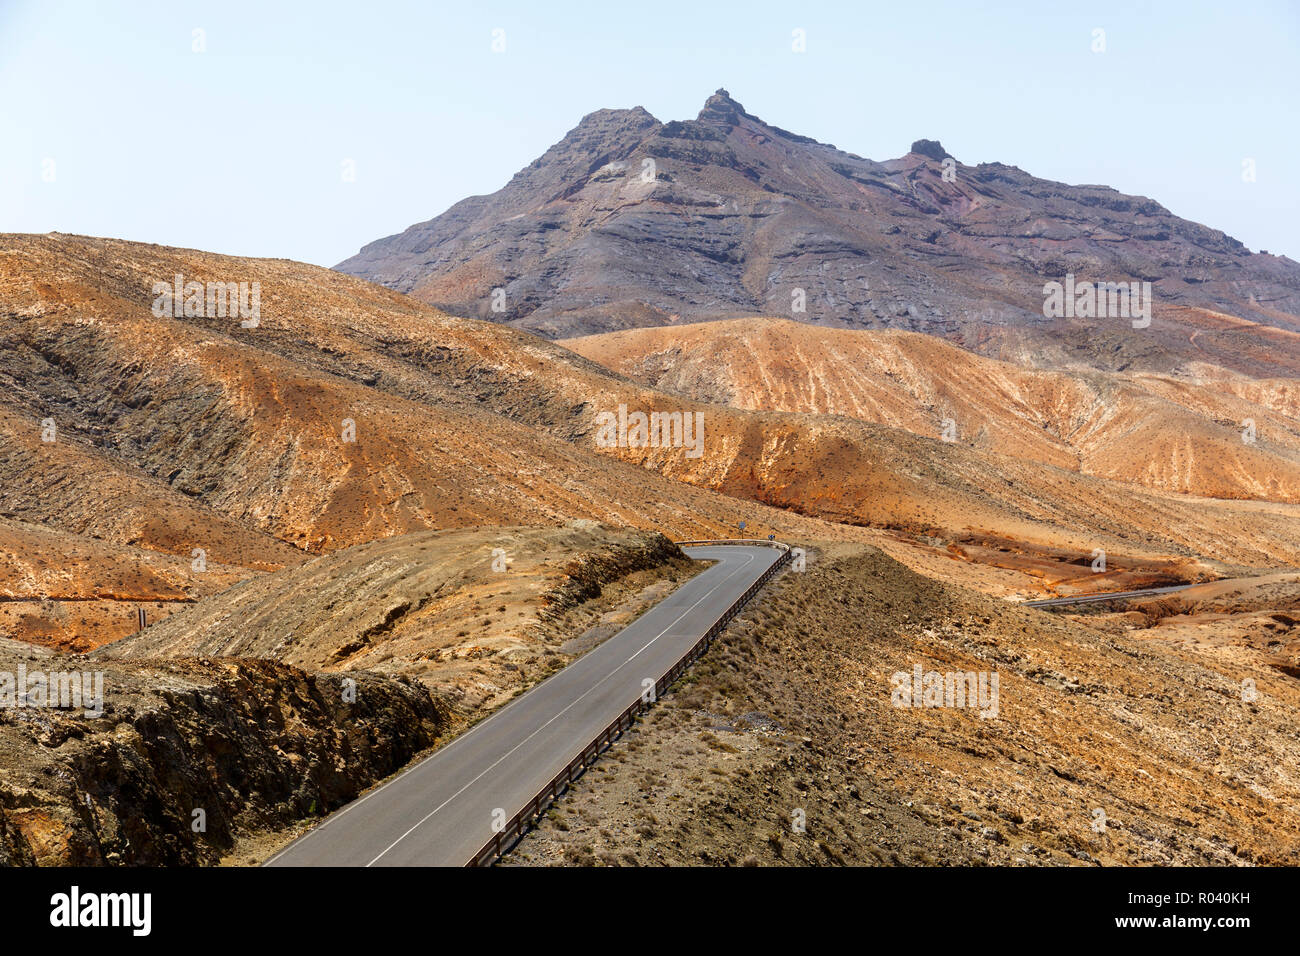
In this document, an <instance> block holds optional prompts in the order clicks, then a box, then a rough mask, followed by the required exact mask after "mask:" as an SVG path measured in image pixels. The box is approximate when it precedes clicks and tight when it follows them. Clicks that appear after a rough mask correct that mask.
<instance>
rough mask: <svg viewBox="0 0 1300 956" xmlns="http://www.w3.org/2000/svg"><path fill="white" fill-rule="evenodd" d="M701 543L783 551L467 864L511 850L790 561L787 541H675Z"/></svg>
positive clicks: (487, 862) (486, 863)
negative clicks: (648, 690) (649, 692)
mask: <svg viewBox="0 0 1300 956" xmlns="http://www.w3.org/2000/svg"><path fill="white" fill-rule="evenodd" d="M704 544H746V545H748V544H762V545H768V546H769V547H775V548H778V549H779V550H780V551H781V557H779V558H777V560H776V563H775V564H773V565H772V566H771V567H770V568H768V569H767V570H766V571H764V572H763V573H762V574H761V575H760V576H759V578H758V580H757V581H755V582H754V583H753V584H751V585H750V586H749V587H748V588H747V589H746V590H745V593H744V594H742V595H741V596H740V597H738V598H736V600H735V601H733V602H732V603H731V606H730V607H728V608H727V610H726V611H724V612H723V614H722V616H721V617H720V618H718V619H717V620H716V621H714V622H713V625H712V626H711V627H710V628H709V629H708V630H707V631H705V632H704V636H703V637H701V638H700V639H699V640H698V641H696V642H695V644H694V645H692V646H691V649H690V650H688V651H687V652H686V653H685V654H683V655H682V656H681V658H679V659H678V661H677V663H676V664H674V665H673V666H672V667H670V668H669V669H668V673H666V674H664V676H663V677H660V678H659V679H658V680H657V681H655V692H654V697H653V698H652V699H651V700H649V701H647V700H646V699H645V695H644V694H643V695H642V696H640V697H638V698H637V699H636V701H634V702H633V703H632V705H631V706H630V707H628V708H627V710H625V711H623V713H621V714H619V715H618V717H616V718H615V719H614V721H613V723H611V724H610V725H609V726H608V727H606V728H605V729H604V730H602V731H601V732H600V733H599V734H597V735H596V739H595V740H593V741H592V742H591V743H589V744H587V746H586V747H584V748H582V753H580V754H578V756H576V757H574V758H573V760H571V761H569V764H568V766H566V767H565V768H564V769H563V770H561V771H560V772H559V773H558V774H556V775H555V777H554V779H552V780H551V782H550V783H548V784H547V785H546V786H544V787H542V789H541V790H540V791H539V792H538V793H537V795H536V796H534V797H533V798H532V799H531V800H529V801H528V802H527V803H526V804H524V808H523V809H522V810H520V811H519V812H518V813H516V814H515V815H514V816H513V817H511V818H510V819H509V820H508V821H506V824H505V826H503V827H502V828H501V830H500V831H499V832H497V833H496V834H495V835H493V837H492V839H490V840H488V842H487V843H485V844H484V845H483V847H482V849H480V850H479V851H478V852H477V853H475V854H474V856H473V857H471V858H470V861H469V862H468V863H466V864H465V865H466V866H491V865H492V864H493V863H495V862H496V861H497V860H499V859H500V858H501V857H502V856H504V855H505V854H506V853H508V852H510V848H511V847H513V846H514V845H515V844H516V843H517V842H519V839H520V838H521V837H522V836H523V835H524V834H525V833H527V832H528V828H529V827H530V826H532V823H533V821H534V820H536V819H537V818H538V817H540V816H541V815H542V814H543V813H544V812H545V811H546V809H547V808H548V807H549V806H550V805H551V804H552V803H554V802H555V799H556V798H557V797H558V796H559V795H560V794H562V793H563V792H564V791H565V790H566V789H567V788H568V786H569V784H571V783H573V781H575V780H577V779H578V778H579V777H580V776H582V774H583V773H584V772H585V771H586V769H587V767H589V766H590V765H591V764H592V763H594V762H595V760H596V758H597V757H598V756H600V754H601V753H602V752H603V751H605V750H606V749H608V748H609V746H610V745H611V744H612V743H613V742H614V741H615V740H617V739H618V738H619V737H621V736H622V735H623V732H624V731H626V730H627V729H628V728H629V727H631V726H632V724H633V723H634V722H635V721H636V718H637V717H638V716H640V715H641V714H642V713H643V712H645V711H647V710H649V709H650V708H651V707H652V706H654V703H655V701H657V700H658V699H659V697H660V695H662V694H663V693H665V692H666V691H667V690H668V688H669V687H671V686H672V685H673V684H674V683H676V681H677V678H679V677H681V676H682V674H683V673H684V672H685V671H686V668H688V667H690V666H691V664H693V663H694V662H695V660H696V659H697V658H698V657H699V656H700V655H701V654H703V653H704V652H705V651H707V650H708V649H709V645H710V644H712V643H713V639H714V638H715V637H717V636H718V635H719V634H720V633H722V629H723V628H725V627H726V626H727V625H728V624H729V623H730V622H731V619H732V618H734V617H735V616H736V615H737V614H739V613H740V609H741V608H742V607H744V606H745V604H746V603H747V602H748V601H749V599H750V598H752V597H753V596H754V595H755V594H757V593H758V591H759V589H760V588H762V587H763V585H764V584H766V583H767V582H768V581H770V580H771V579H772V578H773V576H775V575H776V573H777V572H778V571H780V570H781V569H782V568H783V567H785V566H786V565H787V564H789V563H790V560H791V555H790V546H789V545H788V544H783V543H782V542H779V541H768V540H766V539H746V538H734V539H717V540H711V541H679V542H677V545H678V547H689V546H691V545H704Z"/></svg>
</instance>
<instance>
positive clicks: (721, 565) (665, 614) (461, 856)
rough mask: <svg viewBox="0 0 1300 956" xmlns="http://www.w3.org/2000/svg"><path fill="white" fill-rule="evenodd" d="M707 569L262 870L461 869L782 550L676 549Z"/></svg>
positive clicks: (332, 818)
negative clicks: (496, 821)
mask: <svg viewBox="0 0 1300 956" xmlns="http://www.w3.org/2000/svg"><path fill="white" fill-rule="evenodd" d="M684 550H685V551H686V553H687V554H688V555H690V556H691V557H692V558H696V559H706V560H712V561H716V562H717V564H715V565H713V566H712V567H709V568H706V569H705V570H704V571H702V572H700V573H699V574H697V575H696V576H695V577H693V578H691V579H690V580H689V581H687V582H686V583H685V584H683V585H681V586H680V587H679V588H677V590H676V591H674V592H673V593H672V594H670V595H669V596H668V597H666V598H664V599H663V600H662V601H660V602H659V603H658V604H656V605H655V606H654V607H653V608H651V609H650V610H649V611H647V612H646V613H645V614H643V615H641V616H640V617H639V618H637V619H636V621H634V622H633V623H632V624H630V625H628V626H627V627H626V628H624V629H623V630H622V631H620V632H619V633H617V634H615V635H614V636H613V637H611V638H609V639H608V640H606V641H605V642H604V643H603V644H601V645H600V646H599V647H597V648H595V649H594V650H592V651H591V652H589V653H588V654H586V655H585V656H583V657H581V658H579V659H578V660H576V661H574V662H573V663H572V664H570V665H569V666H568V667H566V668H564V669H563V670H562V671H559V672H558V673H556V674H554V675H552V676H551V677H549V678H547V679H546V680H545V681H543V682H542V683H540V684H538V685H537V686H536V687H534V688H533V689H532V690H530V691H528V693H526V694H523V695H522V696H520V697H517V698H516V699H515V700H513V701H511V702H510V703H509V704H507V705H506V706H505V707H503V708H502V709H500V710H499V711H497V712H496V713H495V714H493V715H492V716H491V717H489V718H487V719H486V720H484V721H481V722H480V723H478V724H476V725H475V726H474V727H472V728H471V729H470V730H468V731H467V732H465V733H464V734H462V735H461V736H459V737H457V738H456V739H455V740H453V741H452V742H451V743H449V744H447V745H446V746H444V747H442V748H441V749H439V750H437V751H436V752H434V753H433V754H432V755H431V756H429V757H427V758H425V759H424V760H422V761H420V762H419V763H417V764H415V765H413V766H412V767H411V768H409V769H408V770H406V771H405V772H404V773H402V774H401V775H399V776H397V777H394V778H393V779H392V780H390V781H389V782H388V783H386V784H384V785H383V786H382V787H379V788H378V789H376V790H373V791H371V792H370V793H369V794H367V795H365V796H363V797H360V798H359V799H357V800H354V801H353V802H352V803H350V804H348V805H347V806H345V807H342V808H340V809H339V810H338V811H337V812H335V813H334V814H332V815H331V816H329V817H327V818H326V819H325V820H323V821H322V822H321V823H320V824H318V825H317V826H316V827H314V828H313V829H311V830H309V831H308V832H307V833H305V834H303V835H302V836H301V837H299V838H298V839H297V840H295V841H294V842H293V843H291V844H290V845H289V846H288V847H286V848H285V849H284V850H283V851H282V852H281V853H279V854H278V855H277V856H275V857H272V858H271V859H270V860H269V861H267V864H266V865H268V866H463V865H464V864H465V863H467V862H468V861H469V859H470V858H471V857H472V856H473V855H474V853H475V852H477V851H478V849H479V848H480V847H482V846H483V844H485V843H486V842H487V841H488V840H489V839H490V838H491V837H492V835H493V829H492V823H493V815H494V811H496V812H497V813H498V814H499V816H500V819H502V820H508V819H510V818H511V817H512V816H513V815H514V814H515V813H516V812H517V811H519V810H521V809H523V807H524V805H525V804H526V803H527V802H528V801H529V800H531V799H532V798H533V796H534V795H535V794H536V793H537V792H538V791H539V790H541V789H542V788H543V787H544V786H546V785H547V784H548V783H549V782H550V781H551V780H552V779H553V778H554V777H555V775H556V774H558V773H559V772H560V771H561V770H562V769H563V768H564V767H565V766H566V765H567V764H568V763H569V762H570V761H572V760H573V759H574V758H576V757H577V756H578V754H579V753H580V752H581V751H582V749H583V748H584V747H586V746H587V744H589V743H590V742H591V741H592V740H593V739H594V738H595V737H596V735H597V734H599V733H600V732H601V731H602V730H604V729H605V727H607V726H608V725H609V724H610V723H612V722H613V721H614V719H615V718H616V717H618V715H619V714H620V713H622V712H623V711H624V710H625V709H626V708H627V707H628V706H629V705H630V704H631V703H632V702H633V701H634V700H636V699H637V698H638V697H640V696H641V693H642V687H643V684H642V681H643V680H645V679H647V678H648V679H651V680H657V679H658V678H659V677H662V676H663V675H664V674H666V673H667V672H668V670H669V668H671V667H672V666H673V664H675V663H676V662H677V661H678V659H679V658H681V656H682V655H683V654H685V653H686V651H687V650H688V649H689V648H690V647H691V646H692V645H693V644H694V643H695V642H696V641H698V640H699V639H700V638H701V637H702V636H703V635H704V633H705V632H706V631H707V630H708V629H709V628H710V627H711V626H712V625H713V624H714V622H715V621H717V620H718V619H719V618H721V617H722V615H723V614H724V613H725V612H726V609H727V608H728V607H729V606H730V605H731V602H732V601H734V600H735V599H736V598H738V597H740V595H741V594H743V593H744V592H745V590H746V589H747V588H748V587H749V586H750V585H751V584H752V583H753V582H754V581H755V580H757V579H758V577H759V575H761V574H762V573H763V572H764V571H765V570H767V568H768V567H769V566H770V565H772V564H775V563H776V561H777V560H778V559H779V558H780V555H781V552H780V551H779V550H777V549H774V548H767V547H762V546H740V545H721V546H717V545H712V546H703V547H694V548H686V549H684Z"/></svg>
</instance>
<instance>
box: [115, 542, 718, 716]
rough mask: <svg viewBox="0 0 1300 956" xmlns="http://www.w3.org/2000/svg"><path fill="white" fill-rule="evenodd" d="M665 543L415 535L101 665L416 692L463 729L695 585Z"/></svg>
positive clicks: (227, 601)
mask: <svg viewBox="0 0 1300 956" xmlns="http://www.w3.org/2000/svg"><path fill="white" fill-rule="evenodd" d="M698 569H699V567H698V565H695V564H694V563H693V562H690V561H688V560H686V558H685V557H684V556H683V555H682V554H681V552H680V551H679V550H678V549H677V547H676V546H675V545H673V544H672V542H670V541H669V540H668V539H667V538H665V537H664V536H663V535H659V534H652V533H648V532H643V531H629V530H626V529H624V530H617V529H612V528H605V527H602V526H600V525H597V524H596V523H595V522H588V521H577V522H573V523H571V524H570V525H569V526H565V527H560V528H547V529H535V528H485V529H475V530H470V531H420V532H415V533H412V534H406V535H399V536H396V537H392V538H384V539H381V540H378V541H372V542H369V543H366V544H361V545H356V546H354V547H351V548H346V549H344V550H342V551H336V552H334V553H332V554H329V555H325V556H322V557H318V558H313V559H312V560H310V561H307V562H305V563H304V564H301V565H298V566H296V567H293V568H288V569H286V570H284V571H280V572H277V573H274V574H268V575H264V576H261V577H259V578H258V579H257V580H253V581H248V582H246V583H245V584H243V585H241V586H239V587H233V588H230V589H229V590H227V591H225V592H223V593H221V594H219V595H217V596H215V597H211V598H208V599H207V600H204V601H202V602H200V603H198V604H196V605H195V606H194V607H192V608H189V609H186V610H184V611H183V612H181V613H179V614H176V615H174V616H172V617H170V618H168V619H167V620H166V621H163V622H161V623H159V624H156V625H154V626H152V627H150V628H148V629H147V630H144V631H142V632H140V633H139V634H136V635H134V636H132V637H128V638H125V639H123V640H120V641H117V642H116V643H114V644H110V645H108V646H107V647H105V648H103V650H102V651H101V652H100V653H99V654H98V655H97V656H98V657H99V658H114V659H131V660H143V659H162V658H178V657H182V658H183V657H260V658H267V659H270V660H275V661H279V662H281V663H284V664H291V665H293V666H295V667H300V668H302V669H303V670H306V671H313V672H314V671H359V670H362V671H372V672H376V673H382V674H391V675H401V676H406V677H412V678H415V679H417V680H419V681H421V682H423V683H424V684H425V685H426V686H428V687H429V689H430V690H431V691H433V692H435V693H436V695H437V696H438V698H439V699H440V700H443V701H446V702H447V703H448V705H449V706H451V707H452V708H453V709H454V712H455V714H456V716H457V717H458V718H466V719H468V718H472V717H476V716H478V715H480V714H481V713H483V712H485V711H487V710H491V709H492V708H493V707H495V706H497V705H498V704H500V703H502V702H504V701H506V700H509V699H510V698H511V697H512V696H514V695H515V694H517V693H518V692H519V691H520V690H521V689H522V688H524V687H526V686H527V685H529V684H531V683H533V682H535V681H536V680H538V679H540V678H541V677H545V676H546V675H547V674H549V673H551V672H552V671H554V670H555V669H556V668H558V667H560V666H562V665H563V664H565V663H567V662H568V661H569V660H571V659H572V658H573V656H575V655H576V654H578V653H580V652H581V651H583V650H586V649H588V648H589V647H590V646H591V645H592V643H593V642H595V641H597V640H599V639H600V638H601V637H602V636H608V635H609V633H612V625H614V624H617V623H618V622H620V621H621V622H623V623H626V622H628V621H630V620H631V619H632V618H633V617H635V616H636V615H637V614H639V613H640V612H641V611H642V610H644V609H645V608H646V607H647V606H648V605H649V604H651V603H653V602H654V601H656V600H658V599H659V598H660V597H662V596H663V595H664V593H666V589H668V590H670V589H671V588H673V587H675V586H676V584H677V583H678V582H680V581H681V580H683V579H684V578H686V577H689V576H690V575H692V574H694V573H695V572H696V571H697V570H698Z"/></svg>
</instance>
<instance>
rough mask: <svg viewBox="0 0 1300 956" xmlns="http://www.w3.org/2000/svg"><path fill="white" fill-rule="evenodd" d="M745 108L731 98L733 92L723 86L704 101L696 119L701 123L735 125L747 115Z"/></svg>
mask: <svg viewBox="0 0 1300 956" xmlns="http://www.w3.org/2000/svg"><path fill="white" fill-rule="evenodd" d="M745 115H746V113H745V108H744V107H743V106H741V105H740V104H739V103H737V102H736V101H735V100H733V99H732V98H731V94H730V93H728V92H727V91H726V90H725V89H722V88H721V87H719V88H718V90H717V91H716V92H714V94H713V95H712V96H710V97H709V98H708V99H707V100H705V101H704V108H703V109H701V110H700V115H699V116H698V117H696V119H697V120H698V121H699V122H701V123H723V124H725V125H728V126H735V125H736V124H737V123H739V122H740V118H741V117H742V116H745Z"/></svg>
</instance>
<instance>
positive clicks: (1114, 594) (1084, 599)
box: [1023, 584, 1195, 607]
mask: <svg viewBox="0 0 1300 956" xmlns="http://www.w3.org/2000/svg"><path fill="white" fill-rule="evenodd" d="M1194 586H1195V585H1192V584H1174V585H1171V586H1170V587H1167V588H1143V589H1142V590H1140V591H1111V592H1110V593H1109V594H1077V595H1075V596H1074V597H1063V598H1048V599H1047V600H1044V601H1025V602H1024V605H1023V606H1024V607H1060V606H1062V605H1064V604H1101V603H1102V602H1104V601H1117V600H1122V599H1123V598H1137V597H1150V596H1151V595H1153V594H1173V593H1174V592H1175V591H1186V590H1187V589H1188V588H1190V587H1194Z"/></svg>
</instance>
